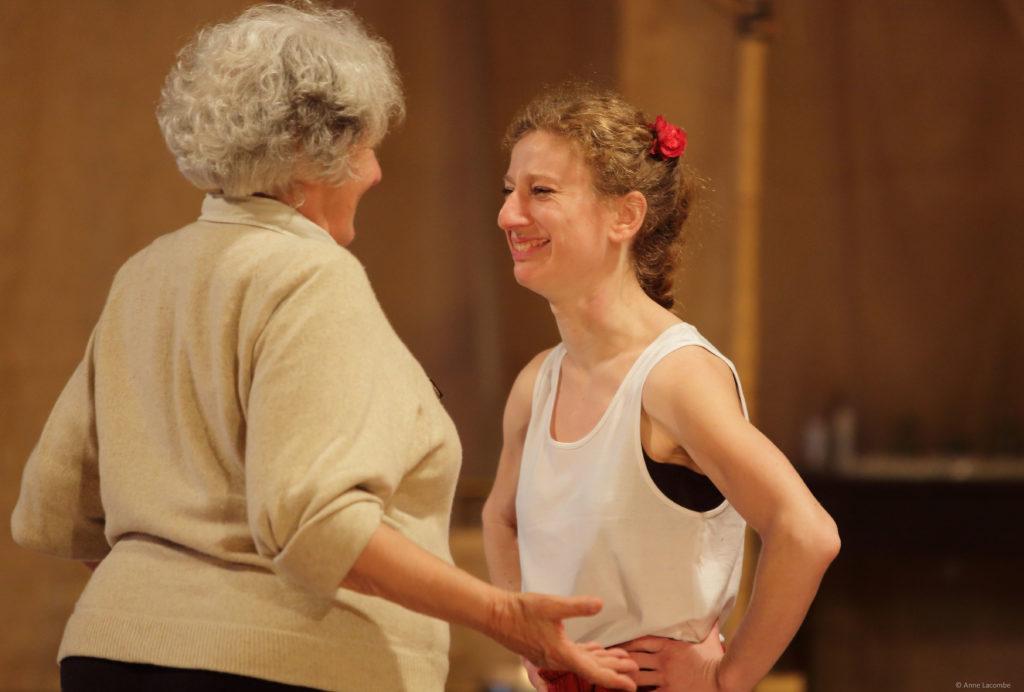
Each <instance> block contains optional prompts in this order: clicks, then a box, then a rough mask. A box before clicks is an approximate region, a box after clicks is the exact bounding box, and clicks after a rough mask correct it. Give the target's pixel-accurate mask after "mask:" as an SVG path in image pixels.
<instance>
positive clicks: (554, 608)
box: [491, 592, 637, 692]
mask: <svg viewBox="0 0 1024 692" xmlns="http://www.w3.org/2000/svg"><path fill="white" fill-rule="evenodd" d="M600 610H601V601H600V599H597V598H592V597H588V596H575V597H572V598H562V597H559V596H548V595H544V594H533V593H515V592H508V595H507V597H506V598H505V599H503V600H502V601H501V602H500V603H499V604H498V606H497V607H496V609H495V613H494V617H493V622H494V625H493V631H492V633H491V636H492V637H493V638H494V639H495V640H496V641H498V642H500V643H501V644H503V645H504V646H506V647H508V648H509V649H511V650H512V651H515V652H516V653H519V654H521V655H522V656H524V657H525V658H527V659H528V660H529V661H531V662H533V664H534V665H535V666H537V667H540V668H547V669H551V670H567V671H571V672H573V673H576V674H577V675H579V676H580V677H582V678H584V679H585V680H588V681H590V682H592V683H594V684H596V685H601V686H602V687H607V688H609V689H619V690H629V691H630V692H633V691H634V690H636V683H634V682H633V680H632V679H631V676H632V675H633V674H635V673H636V671H637V664H636V663H635V662H634V661H633V660H632V659H631V658H630V657H629V654H628V653H626V652H625V651H624V650H622V649H604V648H601V647H600V646H595V645H590V644H577V643H575V642H573V641H572V640H570V639H569V638H568V637H567V636H566V634H565V626H564V625H563V624H562V620H565V619H566V618H573V617H586V616H588V615H595V614H597V613H598V612H600Z"/></svg>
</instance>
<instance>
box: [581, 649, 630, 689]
mask: <svg viewBox="0 0 1024 692" xmlns="http://www.w3.org/2000/svg"><path fill="white" fill-rule="evenodd" d="M580 656H581V658H582V660H578V661H577V666H578V667H577V670H576V673H577V674H578V675H580V676H581V677H583V678H584V679H586V680H589V681H590V682H592V683H595V684H597V685H600V686H601V687H607V688H608V689H612V690H628V691H629V692H635V690H636V683H634V682H633V679H632V677H631V675H633V674H635V672H636V664H635V663H633V662H632V661H627V660H625V659H620V658H614V659H608V660H607V662H608V663H609V664H610V666H613V667H609V666H606V665H603V664H602V663H600V662H598V661H597V660H596V659H594V658H593V657H590V656H587V655H586V654H583V653H582V652H581V653H580Z"/></svg>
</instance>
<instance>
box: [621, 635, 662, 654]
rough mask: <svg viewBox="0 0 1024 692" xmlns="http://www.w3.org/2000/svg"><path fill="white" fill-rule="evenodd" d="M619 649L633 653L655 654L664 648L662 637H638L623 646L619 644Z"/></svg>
mask: <svg viewBox="0 0 1024 692" xmlns="http://www.w3.org/2000/svg"><path fill="white" fill-rule="evenodd" d="M619 646H620V648H622V649H625V650H626V651H629V652H630V653H633V652H635V651H644V652H646V653H649V654H656V653H658V652H659V651H661V650H662V649H663V648H665V638H664V637H638V638H636V639H633V640H631V641H628V642H626V643H625V644H620V645H619Z"/></svg>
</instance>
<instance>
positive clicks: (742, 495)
mask: <svg viewBox="0 0 1024 692" xmlns="http://www.w3.org/2000/svg"><path fill="white" fill-rule="evenodd" d="M680 382H685V383H686V386H685V387H681V386H679V383H680ZM644 409H645V410H646V411H647V412H648V415H650V417H651V419H652V421H654V422H655V423H656V424H657V425H659V426H661V427H662V428H663V429H664V430H665V431H667V432H668V433H669V434H670V435H671V436H672V438H673V439H674V440H675V441H676V442H677V444H679V445H680V446H681V447H683V448H684V449H685V450H686V451H687V452H688V453H689V455H690V457H691V458H692V459H693V460H694V461H695V462H696V463H697V465H698V466H699V467H700V469H701V470H702V471H703V472H704V473H705V474H706V475H707V476H708V477H709V478H710V479H711V481H712V482H714V484H715V485H716V486H717V487H718V489H719V490H721V492H722V494H723V495H725V497H726V498H727V499H728V500H729V502H730V503H731V504H732V505H733V506H734V507H735V508H736V510H737V511H738V512H739V513H740V515H741V516H743V518H744V519H745V520H746V521H747V523H748V524H749V525H750V526H751V527H752V528H753V529H754V530H755V531H756V532H757V533H758V535H759V536H760V537H761V540H762V543H763V549H762V552H761V557H760V560H759V562H758V567H757V573H756V575H755V578H754V588H753V593H752V596H751V600H750V605H749V608H748V609H747V612H746V615H745V616H744V618H743V620H742V622H741V623H740V626H739V628H738V629H737V631H736V633H735V635H734V636H733V638H732V641H731V642H730V646H729V649H728V651H727V652H726V653H725V655H724V657H722V658H721V660H719V661H718V662H717V664H716V665H714V666H710V667H709V668H708V671H709V675H713V680H711V681H709V682H711V683H713V684H711V685H710V686H708V687H707V688H706V689H721V690H728V691H729V692H732V691H733V690H743V691H746V690H751V689H753V687H754V685H756V684H757V682H758V681H760V680H761V679H762V678H763V677H764V676H765V675H766V674H767V673H768V672H769V671H770V670H771V667H772V666H773V665H774V664H775V662H776V661H777V660H778V658H779V656H781V655H782V652H783V651H784V650H785V648H786V646H787V645H788V644H789V642H790V640H791V639H792V638H793V635H794V634H796V631H797V629H798V628H799V626H800V623H801V622H803V619H804V617H805V615H806V614H807V609H808V608H809V607H810V604H811V601H812V600H813V599H814V596H815V594H816V593H817V590H818V585H819V583H820V582H821V578H822V576H823V575H824V573H825V570H826V568H827V567H828V565H829V564H830V563H831V562H832V560H833V559H834V558H835V556H836V554H837V553H838V551H839V534H838V531H837V529H836V525H835V522H834V521H833V520H832V518H831V517H830V516H829V515H828V513H827V512H826V511H825V510H824V509H823V508H822V507H821V505H820V504H818V502H817V500H815V499H814V496H813V495H811V493H810V491H809V490H808V489H807V486H806V485H804V483H803V481H802V480H801V479H800V476H799V475H798V474H797V473H796V471H795V470H794V469H793V467H792V465H791V464H790V463H789V461H788V460H787V459H786V457H785V456H784V455H783V454H782V452H780V451H779V450H778V448H776V447H775V445H773V444H772V443H771V441H769V440H768V439H767V438H766V437H765V436H764V435H762V434H761V433H760V432H759V431H758V430H757V429H756V428H754V426H752V425H751V424H750V423H748V422H747V421H746V420H745V419H744V418H743V415H742V413H741V411H740V408H739V405H738V401H737V396H736V389H735V384H734V382H733V379H732V375H731V373H729V371H728V368H727V367H726V366H725V365H724V363H722V362H721V361H720V360H719V359H717V357H715V356H714V355H712V354H710V353H708V352H707V351H705V350H704V349H701V348H684V349H680V350H679V351H677V352H675V353H673V354H670V355H669V356H667V357H666V358H665V359H664V360H663V361H662V362H661V363H659V364H658V365H657V366H656V367H655V369H654V370H653V371H652V372H651V375H650V377H649V378H648V385H647V387H646V389H645V391H644ZM638 682H639V684H644V680H643V679H638ZM695 689H696V688H695ZM700 689H705V688H700Z"/></svg>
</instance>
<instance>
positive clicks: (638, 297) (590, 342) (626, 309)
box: [550, 273, 679, 369]
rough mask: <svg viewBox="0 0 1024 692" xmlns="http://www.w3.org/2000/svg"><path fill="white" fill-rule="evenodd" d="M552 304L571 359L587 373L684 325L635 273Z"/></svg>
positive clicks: (559, 330)
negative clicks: (662, 333)
mask: <svg viewBox="0 0 1024 692" xmlns="http://www.w3.org/2000/svg"><path fill="white" fill-rule="evenodd" d="M550 304H551V312H552V313H553V314H554V316H555V322H556V324H557V325H558V332H559V334H560V335H561V337H562V343H563V344H564V345H565V348H566V352H567V354H568V356H569V357H570V358H571V359H572V360H573V361H574V362H575V363H576V364H577V365H578V366H580V367H581V368H583V369H591V368H594V367H597V366H599V365H600V364H602V363H606V362H608V361H609V360H611V359H613V358H615V357H617V356H620V355H621V354H623V353H624V352H630V351H634V350H637V349H642V348H644V347H646V346H647V345H648V344H649V343H650V342H651V341H652V340H653V339H654V338H655V337H656V336H657V335H658V334H660V333H661V332H663V331H664V330H665V329H667V328H668V327H669V326H671V325H672V324H675V323H677V322H679V318H678V317H676V316H675V315H674V314H673V313H671V312H669V311H668V310H666V309H665V308H663V307H661V306H660V305H658V304H657V303H656V302H654V301H653V300H651V298H650V297H648V296H647V294H646V293H644V291H643V289H642V288H640V284H639V283H638V282H637V281H636V278H635V276H633V275H632V273H630V275H629V276H628V277H626V278H622V279H618V280H609V281H606V282H604V283H602V284H600V285H598V286H594V287H591V288H590V289H589V290H587V291H585V292H581V293H579V294H577V295H574V296H567V297H563V298H559V299H557V300H552V301H550Z"/></svg>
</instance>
